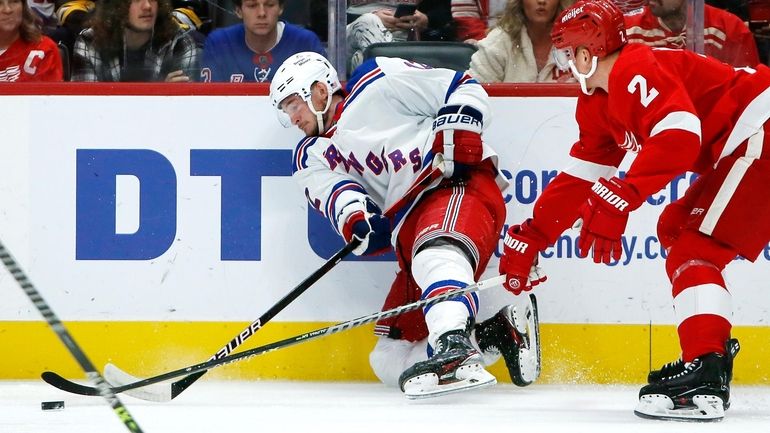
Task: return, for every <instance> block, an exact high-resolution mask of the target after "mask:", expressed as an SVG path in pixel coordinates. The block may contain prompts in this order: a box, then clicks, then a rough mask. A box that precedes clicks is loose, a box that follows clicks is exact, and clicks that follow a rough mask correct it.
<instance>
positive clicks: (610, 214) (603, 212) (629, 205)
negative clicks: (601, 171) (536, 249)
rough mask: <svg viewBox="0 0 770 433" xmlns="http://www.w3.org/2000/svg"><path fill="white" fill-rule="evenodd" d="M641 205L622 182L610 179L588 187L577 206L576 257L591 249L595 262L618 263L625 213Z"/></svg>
mask: <svg viewBox="0 0 770 433" xmlns="http://www.w3.org/2000/svg"><path fill="white" fill-rule="evenodd" d="M641 205H642V199H641V198H639V193H637V192H636V189H635V188H634V187H633V186H631V185H629V184H627V183H626V182H624V181H622V180H620V179H618V178H617V177H613V178H612V179H609V180H607V179H599V180H598V181H596V183H595V184H594V186H592V187H591V195H590V196H589V197H588V200H587V201H586V202H585V204H583V206H581V207H580V219H582V223H581V222H580V219H579V220H578V224H576V226H577V225H579V226H580V227H581V229H580V241H579V242H578V248H579V249H580V254H581V255H583V256H587V255H588V250H589V249H591V248H593V259H594V262H595V263H610V262H611V261H612V260H620V256H621V253H622V245H621V240H620V238H621V237H622V236H623V232H625V230H626V223H627V222H628V214H629V213H630V212H631V211H633V210H634V209H636V208H638V207H639V206H641Z"/></svg>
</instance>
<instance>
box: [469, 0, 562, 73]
mask: <svg viewBox="0 0 770 433" xmlns="http://www.w3.org/2000/svg"><path fill="white" fill-rule="evenodd" d="M573 1H574V0H508V4H507V5H506V8H505V12H504V13H503V15H502V16H501V17H500V19H499V20H498V21H497V24H496V25H495V27H494V28H493V29H492V31H490V32H489V34H488V35H487V36H486V37H485V38H484V39H482V40H480V41H479V42H478V44H477V45H478V51H476V52H475V53H474V54H473V57H472V58H471V65H470V71H469V72H470V74H471V75H473V76H474V77H475V78H476V79H477V80H479V81H481V82H485V83H495V82H498V83H499V82H549V81H550V82H552V81H567V80H569V79H570V76H569V74H568V73H564V72H561V71H559V69H558V68H556V67H555V65H554V62H553V59H552V57H551V27H552V26H553V20H554V19H555V17H556V16H557V14H559V13H561V11H562V10H564V9H565V8H567V7H569V6H570V5H571V4H572V3H573Z"/></svg>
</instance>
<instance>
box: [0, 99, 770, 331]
mask: <svg viewBox="0 0 770 433" xmlns="http://www.w3.org/2000/svg"><path fill="white" fill-rule="evenodd" d="M0 101H2V102H1V103H0V131H3V133H2V145H1V146H0V172H1V173H2V178H0V238H2V240H3V242H4V243H5V244H6V245H7V246H8V247H9V248H10V249H11V251H12V252H13V254H14V255H15V256H16V257H17V258H18V259H19V261H20V262H21V264H22V265H23V267H24V268H25V269H27V270H28V271H29V273H30V275H31V277H32V279H33V281H34V282H35V284H36V285H37V286H38V287H39V289H40V291H41V292H42V293H43V295H44V297H45V298H46V299H47V300H48V301H49V302H50V303H51V305H52V306H53V307H54V309H55V310H56V311H57V314H59V316H61V317H62V318H64V319H65V320H118V321H124V320H141V321H251V320H253V319H254V318H256V317H258V316H259V315H260V314H261V313H263V312H264V311H265V310H266V309H267V308H269V307H270V306H271V305H272V304H273V303H275V302H276V301H277V300H278V299H279V298H280V297H282V296H283V295H284V294H286V292H288V291H289V290H290V289H291V288H293V287H294V286H295V285H296V284H298V283H299V282H300V281H301V280H302V279H304V278H305V277H306V276H307V275H308V274H310V273H311V272H312V271H313V270H315V269H316V268H318V267H319V266H320V265H321V264H322V263H323V262H324V260H325V259H324V258H323V257H321V256H323V255H325V256H326V257H328V256H329V255H330V253H331V252H334V251H336V249H337V248H339V247H340V246H341V245H342V244H341V243H339V242H340V241H339V240H336V239H334V238H332V237H331V234H330V230H329V229H328V227H325V226H324V225H323V224H325V223H324V221H323V220H321V219H319V218H315V217H310V216H309V213H308V209H307V206H306V203H305V199H304V196H303V193H302V191H300V189H299V188H298V187H297V186H296V184H295V183H294V182H293V181H292V179H291V178H290V175H291V164H290V161H291V154H292V150H293V148H294V145H295V144H296V143H297V141H298V139H299V138H300V135H299V133H298V131H294V130H291V129H283V128H282V127H281V126H280V125H279V124H278V122H277V121H276V119H275V115H274V113H273V109H272V107H271V106H270V104H269V101H268V99H267V97H264V96H248V97H245V96H196V97H193V96H86V95H83V96H73V95H60V96H2V97H0ZM492 103H493V110H494V119H493V121H492V123H491V125H490V127H489V130H488V133H487V139H488V140H489V141H490V143H492V144H493V145H494V147H495V148H496V149H498V152H499V153H500V154H501V160H502V167H503V169H505V170H506V171H507V172H508V173H509V174H511V177H512V179H513V180H514V182H512V186H511V188H510V190H509V191H507V194H508V199H509V202H508V209H509V216H508V222H509V223H517V222H520V221H521V220H522V219H524V218H526V217H527V216H528V215H530V213H531V207H532V206H531V205H532V203H533V201H534V199H535V198H536V197H537V196H538V194H539V193H540V192H541V191H542V186H543V184H544V183H545V182H547V181H548V180H549V179H550V178H552V176H553V175H555V172H556V171H557V170H559V169H560V168H562V167H563V166H564V165H565V164H566V162H567V152H568V150H569V147H570V146H571V144H572V143H573V142H574V141H575V139H576V137H577V126H576V124H575V121H574V116H573V110H574V105H575V99H574V98H570V97H494V98H492ZM689 180H690V178H689V177H685V178H683V179H679V180H677V181H676V182H673V183H672V184H671V185H669V187H667V188H666V189H664V190H663V191H661V192H660V193H659V194H657V195H654V196H653V197H652V199H651V200H650V201H651V202H655V204H649V203H648V204H647V205H645V206H643V207H642V208H641V209H639V210H638V211H637V212H636V213H634V214H633V215H632V217H631V219H630V222H629V226H628V230H627V233H626V237H625V246H626V247H627V248H628V251H629V252H630V254H624V257H623V259H622V260H621V262H620V263H618V264H617V265H614V266H604V265H601V266H600V265H595V264H593V263H592V262H591V261H590V260H585V259H580V258H577V257H576V256H575V252H574V241H575V238H576V236H577V233H569V232H568V233H566V234H565V235H566V237H565V238H563V239H562V240H561V241H560V242H559V244H558V245H557V246H556V247H554V248H551V249H549V250H548V251H546V253H545V255H544V257H543V258H541V263H542V265H543V267H544V268H545V270H546V272H547V273H548V275H549V280H548V282H547V284H545V285H544V286H543V287H542V288H540V289H538V296H539V302H540V306H541V311H542V313H541V320H542V321H543V322H549V323H648V322H650V321H651V322H652V323H656V324H658V323H661V324H662V323H672V322H673V312H672V308H671V304H670V289H669V285H668V281H667V279H666V275H665V272H664V268H663V264H664V260H663V258H662V256H661V250H660V245H659V244H658V242H657V239H656V238H655V223H656V217H657V215H658V213H659V212H660V211H661V210H662V208H663V206H664V205H665V204H667V203H669V202H670V201H671V199H672V197H674V198H675V197H677V196H681V194H682V193H683V191H684V190H685V189H686V186H687V185H688V184H689ZM319 233H320V234H319ZM329 240H335V241H336V242H338V243H337V244H330V243H329V242H328V241H329ZM768 260H770V252H768V251H767V250H766V251H765V252H764V253H763V254H762V255H760V258H759V259H758V261H757V262H758V263H756V264H754V265H752V264H750V263H748V262H736V263H734V264H732V265H730V266H729V267H728V269H727V272H726V274H727V280H728V282H729V283H730V288H731V289H733V290H732V293H733V296H734V299H735V323H736V324H764V323H766V320H767V317H768V308H770V303H768V302H767V290H768V281H769V280H770V266H768ZM496 268H497V259H493V260H492V262H491V263H490V266H489V269H488V270H487V274H486V275H487V276H491V275H492V274H494V273H495V271H496ZM394 270H395V263H394V262H393V261H367V262H362V261H354V260H351V261H344V262H342V263H340V264H339V265H338V266H337V267H336V268H335V269H334V270H332V271H331V272H330V273H329V274H328V275H326V276H325V277H324V278H323V279H322V280H321V281H320V282H319V283H317V284H316V285H315V286H313V287H312V288H311V289H309V290H308V291H307V292H306V293H305V294H304V295H303V296H302V297H301V298H300V299H299V300H298V301H296V302H294V303H293V304H292V305H291V306H289V307H288V308H287V309H286V310H285V311H284V312H282V313H281V314H280V316H278V317H277V318H276V320H279V321H340V320H346V319H350V318H352V317H356V316H357V315H362V314H367V313H371V312H373V311H376V310H378V309H379V307H380V305H381V303H382V300H383V299H384V296H385V293H386V291H387V290H388V288H389V287H390V283H391V279H392V276H393V274H394ZM0 290H1V291H2V293H3V295H2V299H3V302H2V303H0V320H38V315H37V313H36V311H34V309H33V308H32V306H31V305H30V304H29V301H28V300H27V299H26V297H25V296H24V295H23V293H22V292H21V291H20V290H18V288H16V287H15V283H14V282H13V280H12V279H11V278H10V276H8V275H7V274H5V273H3V274H2V276H0ZM510 296H512V295H510V294H508V293H507V292H505V291H504V290H503V289H501V288H496V289H491V290H490V291H488V292H485V293H484V294H483V295H482V302H483V303H484V305H483V306H482V312H481V315H482V316H486V315H490V314H492V312H493V311H496V310H497V309H498V308H499V306H500V305H502V304H503V303H506V302H507V301H509V300H510Z"/></svg>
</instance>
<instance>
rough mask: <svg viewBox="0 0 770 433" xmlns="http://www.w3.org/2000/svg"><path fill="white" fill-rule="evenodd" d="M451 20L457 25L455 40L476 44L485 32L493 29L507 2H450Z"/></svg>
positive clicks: (491, 0) (471, 0) (463, 0)
mask: <svg viewBox="0 0 770 433" xmlns="http://www.w3.org/2000/svg"><path fill="white" fill-rule="evenodd" d="M451 4H452V19H453V20H454V21H455V23H456V25H457V39H459V40H461V41H465V42H466V43H468V44H476V43H477V42H478V41H480V40H482V39H484V37H486V35H487V30H489V29H491V28H493V27H495V24H496V23H497V20H498V19H500V17H501V16H502V15H503V13H504V12H505V7H506V5H507V4H508V1H507V0H452V3H451Z"/></svg>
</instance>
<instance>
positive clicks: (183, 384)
mask: <svg viewBox="0 0 770 433" xmlns="http://www.w3.org/2000/svg"><path fill="white" fill-rule="evenodd" d="M443 171H444V160H443V156H439V155H436V157H435V158H434V161H433V164H432V166H431V169H430V170H424V171H423V172H422V173H421V174H420V175H419V176H418V177H417V179H415V181H414V182H413V183H412V185H411V186H410V187H409V189H408V190H407V191H406V193H404V195H403V197H402V198H401V200H399V201H397V202H396V203H394V204H393V205H391V206H390V208H389V209H388V210H386V211H385V215H386V216H388V217H392V215H393V213H395V212H396V211H397V210H398V209H400V208H401V206H404V205H405V203H408V202H411V201H413V200H415V199H416V198H417V197H418V196H419V194H421V193H422V192H423V191H425V190H426V189H427V188H428V187H429V186H431V185H432V184H433V182H434V181H435V180H437V179H439V178H440V177H441V176H442V173H443ZM358 245H359V243H358V242H355V243H354V242H351V243H349V244H347V245H346V246H345V247H343V248H342V249H341V250H340V251H338V252H337V253H336V254H334V256H332V258H330V259H329V260H328V261H327V262H326V263H325V264H324V265H323V266H322V267H321V268H319V269H318V270H316V271H315V272H313V274H311V275H310V276H309V277H307V278H306V279H305V280H304V281H303V282H301V283H300V284H299V286H297V287H295V288H294V289H292V291H291V292H289V293H288V294H287V295H286V296H284V297H283V299H281V300H280V301H278V303H277V304H275V305H273V307H271V308H270V309H269V310H268V311H267V312H265V313H264V314H263V315H262V316H261V317H260V318H259V319H257V320H255V321H253V322H252V323H251V324H250V325H249V326H248V327H246V329H244V330H243V331H241V332H240V333H239V334H238V335H236V336H235V337H234V338H233V339H232V340H230V342H229V343H227V344H226V345H225V346H224V347H222V348H221V349H219V350H218V351H217V352H216V353H215V354H214V355H213V356H212V357H211V358H209V359H208V360H209V361H213V360H216V359H220V358H223V357H225V356H227V355H229V354H230V353H232V351H233V350H235V349H236V348H237V347H238V346H240V345H241V344H243V342H244V341H246V340H247V339H248V338H249V337H251V336H252V335H254V333H255V332H257V331H258V330H259V329H261V328H262V327H263V326H264V325H265V323H267V322H268V321H270V320H271V319H272V318H273V317H275V316H276V315H277V314H278V313H279V312H281V310H283V309H284V308H285V307H286V306H287V305H289V304H290V303H291V302H293V301H294V300H295V299H297V297H299V295H301V294H302V293H304V292H305V290H307V289H308V288H309V287H310V286H311V285H313V284H314V283H315V282H316V281H318V280H319V279H320V278H321V277H322V276H324V275H326V273H328V272H329V271H330V270H331V269H332V268H333V267H334V266H335V265H337V263H339V262H340V261H341V260H342V259H343V258H344V257H346V256H347V255H349V254H350V253H351V252H352V251H353V250H354V249H356V247H357V246H358ZM104 373H105V376H107V378H108V379H109V382H110V383H112V384H113V386H118V387H119V386H122V385H125V384H128V383H133V382H138V381H140V380H141V379H140V378H138V377H136V376H133V375H131V374H128V373H126V372H125V371H123V370H121V369H120V368H118V367H117V366H116V365H114V364H111V363H108V364H107V365H106V366H105V368H104ZM45 374H46V373H44V375H45ZM204 374H206V370H204V371H201V372H199V373H195V374H191V375H189V376H187V377H185V378H182V379H180V380H178V381H176V382H173V383H171V384H170V385H169V384H158V385H156V386H152V387H149V386H148V387H143V388H141V389H138V390H135V391H132V390H128V392H126V394H128V395H130V396H132V397H136V398H140V399H142V400H148V401H158V402H166V401H171V400H173V399H174V398H176V397H177V396H178V395H179V394H181V393H182V392H183V391H184V390H185V389H187V388H189V387H190V385H192V384H193V383H195V381H197V380H198V379H200V378H201V376H203V375H204ZM43 379H44V380H45V377H43Z"/></svg>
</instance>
